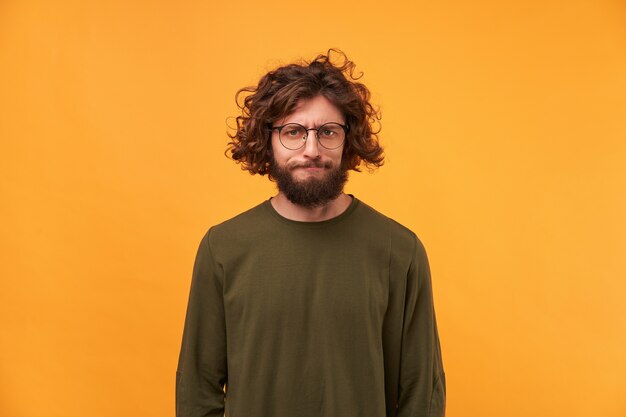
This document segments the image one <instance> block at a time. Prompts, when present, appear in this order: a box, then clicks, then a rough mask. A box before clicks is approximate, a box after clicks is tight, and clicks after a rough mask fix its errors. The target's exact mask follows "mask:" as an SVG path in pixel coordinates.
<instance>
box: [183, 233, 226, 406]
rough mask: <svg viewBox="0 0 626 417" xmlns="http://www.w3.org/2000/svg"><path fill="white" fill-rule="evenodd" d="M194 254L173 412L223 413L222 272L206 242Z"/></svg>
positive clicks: (223, 322)
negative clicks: (174, 410)
mask: <svg viewBox="0 0 626 417" xmlns="http://www.w3.org/2000/svg"><path fill="white" fill-rule="evenodd" d="M209 235H210V230H209V231H208V232H207V233H206V234H205V236H204V237H203V238H202V240H201V242H200V245H199V248H198V252H197V255H196V259H195V263H194V267H193V275H192V280H191V290H190V294H189V302H188V305H187V314H186V318H185V327H184V330H183V338H182V346H181V351H180V356H179V360H178V368H177V370H176V416H177V417H200V416H202V417H222V416H223V415H224V408H225V395H224V391H223V389H224V385H225V384H226V382H227V362H226V324H225V316H224V300H223V285H224V283H223V275H222V274H221V273H220V272H221V270H220V268H219V266H218V265H217V264H216V263H215V261H214V259H213V255H212V253H211V248H210V246H209Z"/></svg>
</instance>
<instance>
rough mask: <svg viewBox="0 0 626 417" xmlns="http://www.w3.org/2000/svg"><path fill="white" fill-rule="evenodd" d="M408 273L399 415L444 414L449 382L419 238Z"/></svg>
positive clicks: (439, 416) (433, 416)
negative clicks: (447, 382)
mask: <svg viewBox="0 0 626 417" xmlns="http://www.w3.org/2000/svg"><path fill="white" fill-rule="evenodd" d="M414 253H415V255H414V258H413V261H412V262H411V266H410V267H409V271H408V274H407V281H406V290H405V299H404V312H403V325H402V343H401V356H400V384H399V398H398V410H397V411H398V412H397V416H398V417H443V416H444V415H445V405H446V382H445V374H444V371H443V363H442V360H441V347H440V344H439V334H438V332H437V321H436V319H435V309H434V304H433V293H432V283H431V278H430V268H429V264H428V258H427V256H426V251H425V250H424V247H423V245H422V243H421V242H420V241H419V239H417V238H416V250H415V252H414Z"/></svg>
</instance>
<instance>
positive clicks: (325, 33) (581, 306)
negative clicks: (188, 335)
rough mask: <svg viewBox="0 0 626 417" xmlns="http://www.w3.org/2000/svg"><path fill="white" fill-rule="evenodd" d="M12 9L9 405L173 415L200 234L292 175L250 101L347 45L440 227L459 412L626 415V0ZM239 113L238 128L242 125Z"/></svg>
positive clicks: (3, 372) (392, 151)
mask: <svg viewBox="0 0 626 417" xmlns="http://www.w3.org/2000/svg"><path fill="white" fill-rule="evenodd" d="M227 3H228V2H220V3H214V2H209V1H187V2H166V1H104V0H93V1H57V2H45V1H25V0H24V1H18V0H15V1H11V0H4V1H2V2H0V184H1V188H0V193H1V194H0V198H1V204H0V227H1V230H2V233H1V236H2V237H1V240H0V257H1V260H0V285H1V287H0V358H1V359H0V415H2V416H6V417H79V416H80V417H82V416H91V417H100V416H101V417H115V416H120V417H122V416H134V417H138V416H150V417H158V416H172V415H173V414H174V381H175V369H176V365H177V360H178V354H179V349H180V342H181V336H182V326H183V321H184V314H185V309H186V303H187V296H188V292H189V284H190V279H191V271H192V266H193V259H194V256H195V252H196V249H197V247H198V244H199V242H200V239H201V237H202V235H203V234H204V233H205V232H206V230H207V229H208V227H210V226H211V225H213V224H216V223H218V222H221V221H223V220H226V219H228V218H230V217H232V216H234V215H235V214H237V213H239V212H241V211H243V210H246V209H248V208H250V207H252V206H254V205H256V204H258V203H259V202H261V201H262V200H264V199H267V198H268V197H269V196H271V195H273V194H274V192H275V190H274V187H273V185H272V184H271V183H270V182H269V181H268V180H267V178H264V177H253V176H250V175H249V174H247V173H246V172H243V171H241V170H240V167H239V166H238V165H236V164H235V163H233V162H232V161H230V160H229V159H227V158H226V157H225V156H224V150H225V146H226V143H227V141H228V138H227V136H226V132H227V129H228V127H227V123H230V125H231V126H232V124H233V123H232V119H228V118H229V117H231V118H232V117H233V116H236V115H237V114H238V113H237V107H236V106H235V102H234V94H235V92H236V91H237V89H239V88H240V87H243V86H246V85H250V84H255V83H256V82H257V81H258V79H259V77H260V76H261V75H262V74H264V73H265V72H266V71H268V70H270V69H272V68H274V67H275V66H276V65H279V64H285V63H289V62H291V61H292V60H295V59H298V58H301V57H302V58H309V59H310V58H313V57H314V56H315V55H316V54H318V53H321V52H324V51H326V49H328V48H329V47H338V48H341V49H342V50H344V51H345V52H346V53H347V54H348V56H349V57H350V58H351V59H352V60H354V61H355V62H356V64H357V68H358V69H360V70H362V71H363V72H364V73H365V75H364V76H363V78H362V81H363V82H365V83H366V84H367V85H368V86H369V88H370V89H371V91H372V94H373V101H374V102H375V103H376V104H378V105H379V106H380V108H381V111H382V115H383V118H382V131H381V142H382V144H383V145H384V146H385V149H386V155H387V161H386V164H385V165H384V166H383V167H382V168H381V169H379V170H378V171H377V172H375V173H371V174H370V173H368V172H366V171H364V172H362V173H353V174H351V176H350V181H349V185H348V186H347V191H348V192H350V193H353V194H354V195H356V196H357V197H359V198H360V199H361V200H363V201H365V202H366V203H368V204H370V205H372V206H373V207H375V208H377V209H378V210H379V211H381V212H383V213H385V214H387V215H388V216H390V217H392V218H394V219H396V220H397V221H399V222H400V223H403V224H405V225H406V226H408V227H410V228H411V229H412V230H413V231H415V232H416V233H417V234H418V236H419V237H420V239H421V240H422V241H423V242H424V244H425V246H426V249H427V252H428V255H429V258H430V262H431V270H432V275H433V286H434V291H435V306H436V310H437V319H438V324H439V330H440V336H441V341H442V349H443V355H444V367H445V370H446V376H447V383H448V409H447V410H448V413H447V415H448V416H449V417H502V416H506V417H526V416H533V417H553V416H568V417H583V416H585V417H587V416H603V417H623V416H624V415H626V400H625V399H624V397H623V395H624V392H626V355H625V354H624V352H626V303H624V300H625V299H626V262H625V261H624V257H625V255H626V216H625V214H626V164H625V162H626V75H625V74H626V3H624V2H623V1H608V0H598V1H591V0H589V1H527V0H525V1H521V0H520V1H510V2H502V1H487V0H478V1H473V2H459V1H441V2H425V1H419V2H414V1H405V2H382V3H381V2H372V1H358V2H357V1H348V2H338V1H328V0H320V1H318V2H314V3H294V2H286V1H284V2H273V1H270V2H251V1H250V2H246V1H243V2H236V3H232V4H231V5H229V4H227ZM229 120H230V121H229Z"/></svg>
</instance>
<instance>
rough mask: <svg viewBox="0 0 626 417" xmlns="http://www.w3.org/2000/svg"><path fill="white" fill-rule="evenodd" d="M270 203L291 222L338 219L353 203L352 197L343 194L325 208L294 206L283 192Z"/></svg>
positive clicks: (324, 206)
mask: <svg viewBox="0 0 626 417" xmlns="http://www.w3.org/2000/svg"><path fill="white" fill-rule="evenodd" d="M270 203H271V204H272V207H274V210H276V211H277V212H278V214H280V215H281V216H283V217H285V218H287V219H289V220H296V221H300V222H321V221H324V220H329V219H332V218H333V217H337V216H339V215H340V214H341V213H343V212H344V211H346V209H347V208H348V206H350V203H352V197H350V196H349V195H348V194H345V193H341V194H340V195H339V197H337V198H335V199H334V200H331V201H329V202H328V203H326V204H325V205H323V206H320V207H303V206H299V205H297V204H293V203H292V202H291V201H289V199H288V198H287V197H286V196H285V195H284V194H283V193H282V192H279V193H278V194H277V195H276V196H275V197H272V199H271V200H270Z"/></svg>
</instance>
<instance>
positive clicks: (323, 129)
mask: <svg viewBox="0 0 626 417" xmlns="http://www.w3.org/2000/svg"><path fill="white" fill-rule="evenodd" d="M274 129H276V130H278V140H280V143H281V145H283V146H284V147H285V148H287V149H290V150H296V149H300V148H302V147H303V146H304V145H305V144H306V141H307V139H308V137H309V130H315V137H316V138H317V141H318V142H319V144H320V145H322V146H323V147H324V148H326V149H337V148H338V147H340V146H341V145H342V144H343V141H344V140H345V139H346V133H348V130H349V129H348V125H342V124H340V123H335V122H331V123H325V124H323V125H321V126H320V127H318V128H311V129H307V128H306V127H304V126H302V125H301V124H298V123H287V124H285V125H282V126H273V127H270V130H274Z"/></svg>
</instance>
